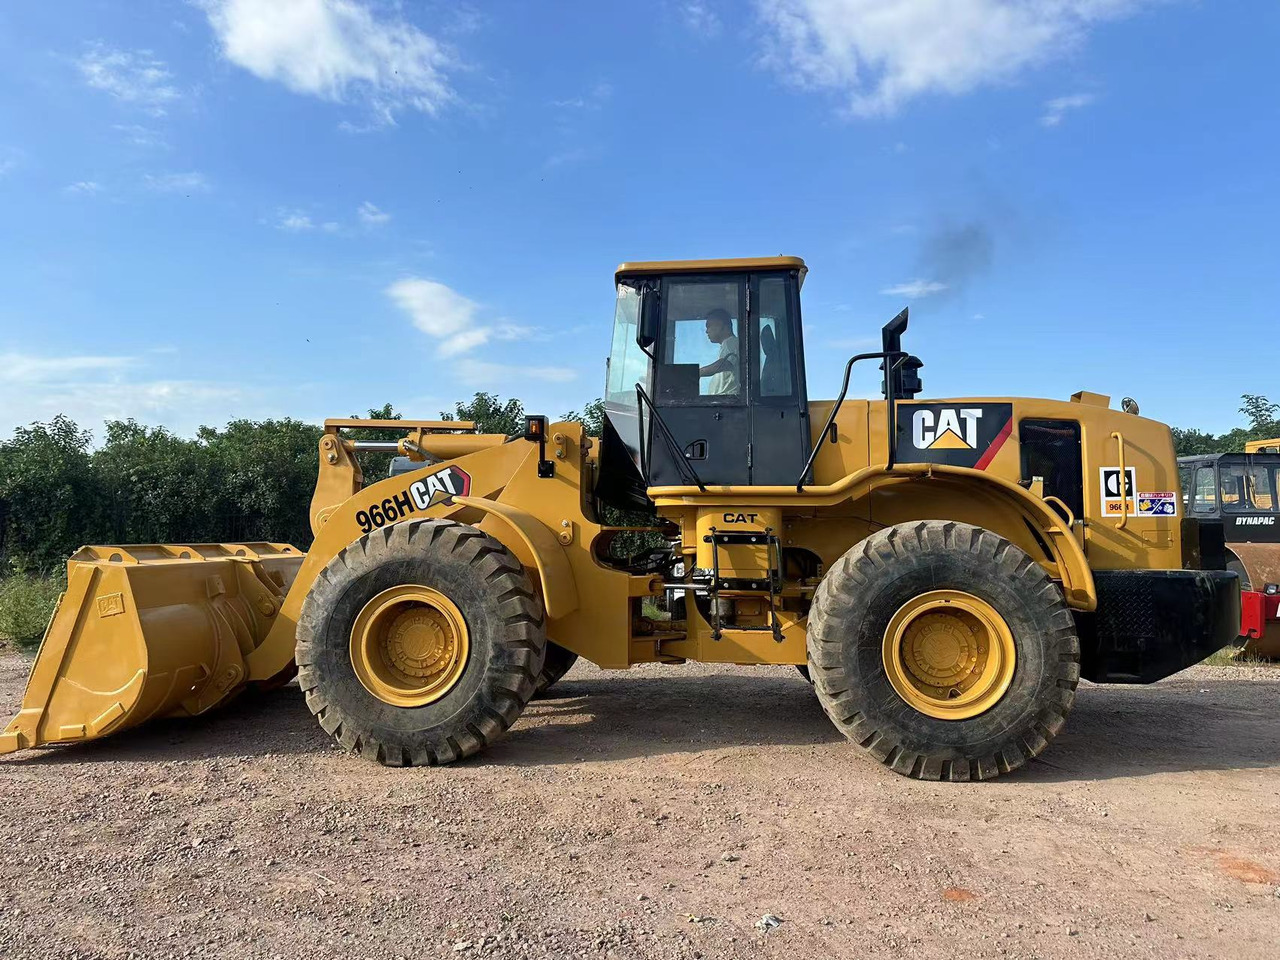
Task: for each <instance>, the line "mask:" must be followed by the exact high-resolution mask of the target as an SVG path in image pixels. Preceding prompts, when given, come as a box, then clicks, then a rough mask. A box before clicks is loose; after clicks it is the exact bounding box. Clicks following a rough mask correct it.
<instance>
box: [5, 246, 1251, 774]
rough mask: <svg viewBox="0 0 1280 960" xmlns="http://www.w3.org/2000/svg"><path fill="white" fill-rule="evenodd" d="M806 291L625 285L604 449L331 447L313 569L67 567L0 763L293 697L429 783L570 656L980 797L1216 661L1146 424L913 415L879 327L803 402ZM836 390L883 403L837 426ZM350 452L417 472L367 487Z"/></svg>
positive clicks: (206, 560) (669, 278)
mask: <svg viewBox="0 0 1280 960" xmlns="http://www.w3.org/2000/svg"><path fill="white" fill-rule="evenodd" d="M805 269H806V268H805V265H804V262H803V261H802V260H800V259H798V258H794V257H773V258H765V259H742V260H704V261H680V262H655V263H627V264H623V265H622V266H621V267H619V268H618V271H617V274H616V277H615V281H616V291H617V304H616V316H615V321H614V330H613V341H612V348H611V351H610V356H609V362H608V371H607V376H606V388H605V397H604V404H605V411H606V416H605V420H604V425H603V428H602V430H600V431H599V432H600V436H599V437H589V436H586V435H585V434H584V431H583V428H582V426H581V425H580V424H578V423H572V422H567V423H553V424H549V423H547V421H546V419H545V418H541V417H532V418H529V420H528V424H527V428H526V431H525V433H524V435H522V436H514V437H509V436H501V435H486V434H479V433H476V432H474V429H473V427H472V425H469V424H462V423H455V422H408V421H403V422H402V421H386V422H382V421H376V422H373V423H372V424H371V423H370V421H350V420H330V421H327V422H326V424H325V432H324V435H323V437H322V439H321V440H320V447H319V475H318V479H317V482H316V488H315V495H314V498H313V500H312V505H311V524H312V529H313V530H314V532H315V541H314V543H313V544H312V546H311V549H310V550H309V551H308V552H307V553H306V555H305V556H304V555H302V554H300V553H299V552H298V551H297V550H295V549H293V548H292V547H289V546H287V545H282V544H265V543H255V544H215V545H201V544H192V545H169V546H154V545H153V546H108V547H86V548H84V549H83V550H81V551H80V552H79V553H77V554H76V555H75V556H73V557H72V558H71V560H70V563H69V575H68V589H67V593H66V595H65V596H64V597H63V599H62V601H61V604H60V605H59V607H58V610H57V612H56V614H55V615H54V617H53V620H52V622H51V623H50V625H49V629H48V632H47V633H46V636H45V638H44V642H43V646H42V647H41V650H40V653H39V656H38V657H37V659H36V662H35V665H34V667H33V669H32V672H31V679H30V682H29V685H28V687H27V692H26V697H25V700H24V702H23V704H22V707H21V710H20V712H19V713H18V715H17V717H16V718H14V719H13V720H12V721H11V722H10V723H9V725H8V726H7V728H6V729H5V731H4V733H3V734H0V752H10V751H16V750H21V749H25V748H29V747H34V746H38V745H40V744H49V743H63V742H73V741H79V740H86V739H91V738H94V737H102V736H106V735H108V734H111V733H114V732H116V731H118V730H123V729H125V728H128V727H132V726H135V725H136V724H138V723H141V722H143V721H145V720H146V719H148V718H150V717H158V716H173V715H184V714H198V713H201V712H203V711H206V710H210V709H213V708H215V707H217V706H219V705H221V704H223V703H225V702H226V701H227V700H229V699H230V698H232V697H233V696H235V695H236V694H237V693H238V692H240V691H242V690H244V689H245V688H246V687H248V686H253V685H275V684H279V683H282V682H284V681H286V680H288V679H289V678H291V677H292V675H293V671H294V670H295V669H296V671H297V679H298V683H299V685H300V686H301V688H302V691H303V693H304V695H305V697H306V703H307V706H308V708H309V709H310V710H311V712H312V713H313V714H314V715H315V716H316V718H317V720H318V721H319V723H320V725H321V726H322V727H323V728H324V729H325V730H327V731H328V732H329V733H330V734H331V735H332V736H333V737H334V738H335V739H336V740H337V741H338V742H339V743H341V744H342V745H343V746H344V747H346V748H347V749H348V750H350V751H352V752H354V753H360V754H362V755H363V756H365V757H368V758H369V759H372V760H377V761H379V762H381V763H384V764H391V765H407V764H436V763H447V762H450V761H453V760H457V759H459V758H462V757H466V756H469V755H471V754H475V753H477V752H479V751H480V750H482V749H483V748H484V747H485V746H486V745H487V744H489V743H491V742H492V741H493V740H495V739H496V738H498V737H500V736H502V735H503V733H504V732H505V731H506V730H507V729H508V728H510V726H511V725H512V724H513V723H514V722H515V721H516V719H517V718H518V717H519V716H520V713H521V711H522V710H523V709H524V707H525V705H526V703H527V702H528V701H529V699H530V698H531V697H532V696H533V695H534V694H535V691H536V690H538V689H539V688H545V687H546V686H548V685H549V684H551V683H553V682H554V681H555V680H556V679H557V678H558V677H559V676H560V675H561V674H563V672H564V671H565V670H566V669H568V666H569V665H570V664H571V663H572V662H573V660H574V659H575V658H576V657H579V656H580V657H583V658H585V659H587V660H590V661H591V662H593V663H595V664H597V665H599V666H600V667H603V668H607V669H623V668H626V667H629V666H631V665H632V664H638V663H655V662H656V663H666V664H680V663H684V662H685V661H688V660H699V661H703V662H715V663H734V664H752V665H759V664H782V665H787V664H789V665H794V666H797V667H801V668H803V669H804V670H805V671H806V672H807V674H808V676H809V677H810V678H811V680H812V683H813V686H814V688H815V690H816V693H817V696H818V698H819V700H820V701H821V703H822V706H823V708H824V709H825V711H826V713H827V715H828V716H829V717H830V719H831V721H832V723H834V724H835V725H836V727H837V728H838V729H839V730H840V731H841V732H842V733H843V734H844V735H845V736H846V737H848V738H849V739H850V740H852V741H854V742H855V743H857V744H858V745H860V746H861V747H862V748H863V749H864V750H865V751H866V752H867V753H869V754H870V755H871V756H873V757H875V758H876V759H877V760H879V761H881V762H882V763H885V764H887V765H888V766H890V767H891V768H892V769H894V770H895V771H897V772H899V773H902V774H905V775H908V776H912V777H918V778H923V779H933V780H938V779H942V780H976V779H988V778H990V777H994V776H997V775H999V774H1001V773H1006V772H1008V771H1010V770H1013V769H1016V768H1017V767H1020V766H1022V765H1023V764H1025V763H1026V762H1027V761H1028V760H1030V759H1031V758H1033V757H1035V756H1036V755H1038V754H1039V753H1040V752H1041V751H1042V750H1044V749H1045V747H1046V746H1047V745H1048V743H1049V741H1050V740H1052V739H1053V737H1054V736H1055V735H1057V734H1058V732H1059V731H1060V730H1061V729H1062V727H1063V724H1064V723H1065V721H1066V718H1067V714H1068V713H1069V711H1070V709H1071V705H1072V701H1073V700H1074V698H1075V691H1076V685H1077V682H1078V680H1079V678H1080V677H1082V676H1083V677H1085V678H1086V679H1089V680H1092V681H1095V682H1108V683H1150V682H1152V681H1155V680H1159V679H1160V678H1162V677H1165V676H1168V675H1169V674H1171V673H1173V672H1175V671H1177V670H1180V669H1182V668H1184V667H1186V666H1189V665H1190V664H1193V663H1196V662H1198V661H1199V660H1202V659H1203V658H1205V657H1206V656H1208V655H1209V654H1211V653H1212V652H1214V651H1215V650H1217V649H1219V648H1220V647H1222V646H1223V645H1225V644H1227V643H1228V642H1230V641H1231V640H1232V638H1234V637H1235V635H1236V632H1237V630H1238V627H1239V623H1240V605H1239V588H1238V584H1237V579H1236V576H1235V575H1234V574H1233V573H1230V572H1228V571H1225V570H1206V569H1198V567H1199V566H1200V561H1199V558H1200V556H1201V551H1200V547H1199V542H1198V539H1197V538H1198V529H1197V526H1196V524H1194V523H1192V522H1188V521H1187V520H1185V519H1184V517H1183V516H1182V509H1181V507H1180V499H1181V498H1180V496H1179V494H1178V467H1177V461H1176V459H1175V456H1174V450H1173V443H1172V439H1171V436H1170V432H1169V430H1168V428H1167V427H1165V426H1164V425H1162V424H1160V423H1156V422H1154V421H1151V420H1148V419H1143V418H1142V417H1140V416H1138V415H1137V412H1136V407H1135V406H1133V405H1131V404H1126V407H1127V411H1126V412H1119V411H1113V410H1111V409H1109V401H1108V398H1106V397H1103V396H1099V395H1096V394H1092V393H1083V392H1082V393H1077V394H1076V395H1075V396H1073V397H1072V398H1071V399H1070V400H1069V401H1055V400H1036V399H1016V398H1008V397H986V398H965V399H949V400H921V399H918V394H919V393H920V392H921V380H920V368H921V366H922V363H921V361H920V360H919V359H917V358H916V357H913V356H911V355H910V354H909V353H907V352H906V351H904V350H903V348H902V335H903V333H904V332H905V330H906V328H907V314H906V311H903V312H902V313H901V314H900V315H899V316H898V317H896V318H894V320H893V321H891V322H890V323H889V324H888V325H887V326H886V327H885V328H884V330H883V331H882V339H883V343H882V349H880V350H876V351H870V352H867V353H863V354H859V355H858V356H855V357H853V358H851V359H850V360H849V362H848V364H847V366H846V367H845V371H844V380H843V383H842V385H841V388H840V391H839V393H838V395H837V397H836V399H834V400H812V399H810V398H809V394H808V389H807V387H806V383H805V364H804V343H803V337H802V335H801V323H800V290H801V285H802V283H803V280H804V276H805ZM858 364H864V365H868V366H872V367H878V368H879V371H880V377H879V379H880V380H881V382H882V393H883V396H882V397H881V398H879V399H876V400H865V399H855V398H852V397H850V396H849V381H850V376H851V373H852V371H853V370H854V368H855V367H856V366H857V365H858ZM357 426H359V427H362V428H368V427H370V426H374V427H377V428H383V429H386V430H387V431H398V432H399V437H398V438H393V439H389V440H387V441H385V442H381V443H379V442H370V441H355V440H352V439H350V438H349V437H348V436H346V435H345V434H346V431H348V430H349V429H350V428H352V427H357ZM392 436H393V435H392ZM362 450H379V451H381V452H390V451H395V452H397V453H399V454H400V455H401V456H403V457H408V458H409V459H410V461H411V462H410V464H409V466H410V467H411V469H408V470H399V471H396V472H395V473H394V474H393V475H392V476H391V477H388V478H386V479H380V480H376V481H375V482H369V483H366V482H365V480H364V478H363V476H362V474H361V471H360V468H359V466H358V464H357V455H358V454H359V453H360V452H361V451H362ZM636 508H639V509H645V510H648V511H650V512H651V513H653V514H655V515H656V517H655V520H654V522H653V523H652V524H651V525H650V526H648V527H646V528H645V529H644V530H641V531H639V533H640V534H641V535H642V536H644V537H647V538H649V542H650V546H649V547H648V548H646V549H644V550H642V551H641V552H640V553H639V554H638V555H632V556H626V555H623V554H625V552H626V551H624V550H621V549H620V548H619V547H618V544H620V543H621V540H620V539H619V538H620V535H622V534H635V533H637V530H636V528H635V527H628V526H619V525H610V524H609V523H607V522H606V520H605V518H606V517H608V516H618V515H619V513H618V512H617V511H625V510H628V509H636ZM623 515H626V514H623ZM655 544H656V546H654V545H655ZM648 604H653V605H655V606H656V607H657V608H659V609H662V610H665V611H666V612H667V614H668V616H669V618H659V617H655V616H651V615H650V616H646V613H645V610H646V606H647V605H648ZM649 610H650V613H652V608H651V607H650V608H649ZM708 682H714V681H708Z"/></svg>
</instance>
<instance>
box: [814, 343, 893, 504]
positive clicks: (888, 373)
mask: <svg viewBox="0 0 1280 960" xmlns="http://www.w3.org/2000/svg"><path fill="white" fill-rule="evenodd" d="M906 358H907V353H906V352H905V351H903V350H883V351H881V352H880V353H859V354H857V355H856V356H853V357H850V358H849V362H848V363H846V364H845V365H844V380H843V382H842V383H841V384H840V395H839V396H838V397H836V402H835V403H834V404H832V406H831V415H830V416H828V417H827V422H826V423H824V424H823V425H822V431H821V432H820V433H819V434H818V442H817V443H815V444H814V445H813V450H811V451H810V452H809V459H807V460H806V461H805V462H804V469H803V470H801V471H800V476H799V478H798V479H797V480H796V493H801V492H803V490H804V478H805V477H807V476H808V475H809V470H810V469H812V467H813V461H814V460H816V459H818V451H819V450H821V449H822V443H823V441H824V440H826V439H827V432H828V431H829V430H830V429H831V425H832V424H833V423H835V422H836V414H838V413H839V412H840V407H841V405H842V404H843V403H844V398H845V395H846V394H847V393H848V392H849V376H850V374H852V373H853V365H854V364H855V363H857V362H858V361H859V360H877V359H879V360H883V361H884V397H885V402H886V403H887V404H888V408H887V410H886V414H887V418H888V424H887V425H888V428H889V437H888V439H889V457H888V460H887V461H886V463H885V469H886V470H892V469H893V465H894V461H895V460H896V459H897V458H896V453H897V446H898V438H897V431H898V423H897V421H898V416H897V404H896V403H895V400H896V399H897V398H896V397H894V395H893V389H892V383H893V374H894V372H895V371H896V370H897V369H898V367H899V366H900V365H901V363H902V361H903V360H905V359H906Z"/></svg>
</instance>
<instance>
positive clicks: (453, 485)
mask: <svg viewBox="0 0 1280 960" xmlns="http://www.w3.org/2000/svg"><path fill="white" fill-rule="evenodd" d="M470 493H471V474H469V473H467V471H465V470H463V469H462V468H461V467H445V468H444V469H443V470H437V471H436V472H435V473H429V474H427V475H426V476H425V477H422V478H421V479H419V480H415V481H414V482H413V483H411V484H409V487H408V489H407V490H402V491H401V492H400V493H397V494H396V495H395V496H391V497H385V498H383V500H382V501H381V502H379V503H372V504H370V505H369V506H368V507H366V508H365V509H363V510H357V511H356V523H358V524H360V532H361V533H368V532H369V531H370V530H376V529H377V528H379V527H385V526H386V525H387V524H388V523H395V522H396V521H397V520H404V519H405V518H406V517H410V516H412V515H413V514H415V513H417V512H418V511H419V510H430V509H431V508H432V507H434V506H438V505H439V504H442V503H450V502H452V500H453V498H454V497H465V496H467V495H468V494H470Z"/></svg>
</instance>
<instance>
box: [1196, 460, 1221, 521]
mask: <svg viewBox="0 0 1280 960" xmlns="http://www.w3.org/2000/svg"><path fill="white" fill-rule="evenodd" d="M1213 474H1214V470H1213V467H1197V468H1196V476H1195V481H1194V487H1193V491H1192V498H1191V509H1192V511H1193V512H1195V513H1212V512H1213V511H1215V510H1217V509H1218V484H1217V478H1215V477H1214V475H1213Z"/></svg>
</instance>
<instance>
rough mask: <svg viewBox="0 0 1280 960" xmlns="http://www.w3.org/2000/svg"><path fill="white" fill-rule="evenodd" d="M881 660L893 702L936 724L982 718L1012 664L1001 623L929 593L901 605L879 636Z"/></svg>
mask: <svg viewBox="0 0 1280 960" xmlns="http://www.w3.org/2000/svg"><path fill="white" fill-rule="evenodd" d="M882 652H883V661H884V668H885V673H886V675H887V676H888V678H889V682H890V684H891V685H892V687H893V689H894V691H895V692H896V693H897V694H898V696H900V697H901V698H902V699H903V700H905V701H906V702H907V703H908V704H910V705H911V706H912V707H913V708H914V709H916V710H918V711H920V712H921V713H923V714H926V715H927V716H930V717H936V718H938V719H941V720H966V719H968V718H970V717H976V716H977V715H978V714H980V713H984V712H986V711H987V710H990V709H991V708H992V707H993V706H995V705H996V703H998V702H999V700H1000V698H1001V697H1003V696H1004V694H1005V692H1006V691H1007V690H1008V689H1009V684H1010V682H1011V681H1012V680H1013V671H1014V666H1015V665H1016V661H1017V653H1016V649H1015V646H1014V642H1013V634H1012V632H1011V631H1010V630H1009V627H1008V624H1006V623H1005V621H1004V618H1003V617H1001V616H1000V614H999V613H998V612H997V611H996V609H995V608H994V607H992V606H991V605H990V604H989V603H987V602H986V601H985V600H981V599H979V598H978V597H975V596H973V595H972V594H968V593H963V592H962V591H959V590H934V591H930V592H929V593H924V594H921V595H920V596H918V597H915V598H914V599H912V600H910V601H908V602H907V603H905V604H903V606H902V607H901V608H900V609H899V610H898V612H897V613H895V614H894V615H893V618H892V619H891V620H890V621H889V625H888V627H887V629H886V630H885V635H884V647H883V651H882Z"/></svg>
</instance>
